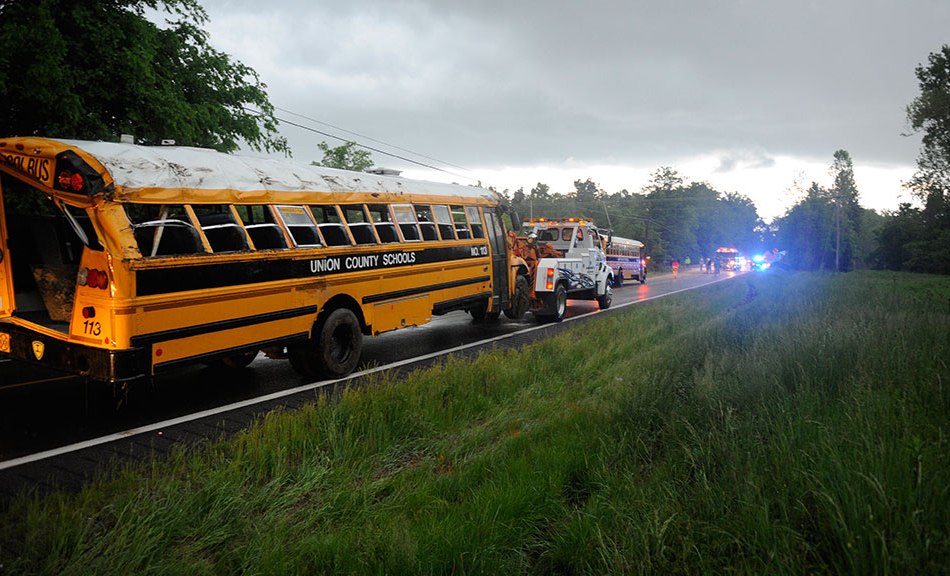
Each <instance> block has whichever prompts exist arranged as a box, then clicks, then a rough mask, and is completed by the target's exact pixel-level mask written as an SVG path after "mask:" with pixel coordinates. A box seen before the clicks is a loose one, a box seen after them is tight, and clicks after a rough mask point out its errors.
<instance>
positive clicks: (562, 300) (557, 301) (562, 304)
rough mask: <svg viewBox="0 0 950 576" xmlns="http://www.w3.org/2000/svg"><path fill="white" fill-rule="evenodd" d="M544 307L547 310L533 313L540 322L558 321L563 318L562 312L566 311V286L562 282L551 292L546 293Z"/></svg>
mask: <svg viewBox="0 0 950 576" xmlns="http://www.w3.org/2000/svg"><path fill="white" fill-rule="evenodd" d="M544 309H545V310H546V311H549V312H542V313H541V314H538V313H535V316H537V318H538V320H539V321H541V322H560V321H561V320H564V314H565V313H566V312H567V288H565V287H564V284H558V285H557V287H556V288H555V289H554V292H553V293H552V294H547V295H546V296H545V299H544Z"/></svg>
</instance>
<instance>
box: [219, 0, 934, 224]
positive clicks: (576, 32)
mask: <svg viewBox="0 0 950 576" xmlns="http://www.w3.org/2000/svg"><path fill="white" fill-rule="evenodd" d="M200 1H201V4H202V5H203V6H204V7H205V8H206V10H207V11H208V14H209V16H210V18H211V21H210V23H209V26H208V32H209V34H210V41H211V43H212V45H213V46H214V47H215V48H216V49H218V50H221V51H224V52H227V53H228V54H230V55H231V56H232V57H233V58H234V59H236V60H239V61H241V62H243V63H244V64H247V65H249V66H251V67H252V68H254V69H255V70H256V71H257V72H258V73H259V74H260V76H261V80H262V81H263V82H265V83H266V84H267V86H268V94H269V96H270V100H271V102H272V103H273V104H274V106H276V107H277V108H278V116H279V117H280V118H283V119H286V120H289V121H290V122H293V123H296V124H301V125H304V126H307V127H309V128H312V129H315V130H319V131H321V132H326V133H328V134H334V135H337V136H340V137H342V138H346V139H352V140H356V141H358V142H359V143H361V144H365V145H368V146H372V147H374V148H378V149H380V150H384V151H386V152H389V153H392V154H395V155H398V156H404V157H407V158H411V159H413V160H416V161H418V162H422V163H424V164H428V165H431V166H437V167H439V168H442V169H443V170H445V171H446V172H447V173H446V172H436V171H432V170H428V169H423V168H422V167H420V166H418V165H415V164H412V163H409V162H406V161H405V160H401V159H398V158H394V157H391V156H386V155H383V154H379V153H374V154H373V159H374V161H375V162H376V164H377V165H378V166H383V167H387V168H396V169H401V170H403V171H404V172H403V175H404V176H409V177H421V178H426V179H436V180H442V181H455V182H461V183H466V184H468V183H474V182H475V181H480V182H481V183H482V184H483V185H485V186H494V187H496V188H497V189H499V190H504V189H508V190H511V191H513V190H515V189H517V188H519V187H524V189H525V191H528V190H530V189H531V188H532V187H534V186H535V185H536V184H537V183H538V182H543V183H545V184H548V185H549V186H550V187H551V190H552V191H553V192H570V191H573V189H574V186H573V182H574V180H578V179H579V180H586V179H588V178H590V179H591V180H593V181H594V182H596V183H597V184H598V185H599V186H600V187H601V188H602V189H604V190H606V191H607V192H609V193H613V192H617V191H619V190H621V189H627V190H629V191H631V192H639V191H640V190H641V188H642V187H643V186H644V185H645V184H646V183H647V182H648V181H649V177H650V174H651V173H653V172H654V171H655V170H656V169H657V168H659V167H661V166H670V167H673V168H675V169H676V170H677V171H679V173H680V174H681V175H682V176H684V177H685V178H686V179H687V181H707V182H709V183H710V184H711V185H712V186H713V187H715V188H716V189H717V190H720V191H722V192H738V193H740V194H743V195H745V196H748V197H749V198H751V199H752V200H753V201H755V203H756V205H757V207H758V209H759V213H760V215H762V216H763V217H765V218H766V219H767V220H768V219H772V218H774V217H776V216H780V215H782V214H784V212H785V209H787V208H788V207H789V206H790V205H791V204H793V203H794V202H795V200H796V199H797V194H798V191H797V190H798V189H802V188H807V187H808V186H809V185H810V184H811V182H813V181H815V182H818V183H819V184H820V185H822V186H830V185H831V176H830V175H829V167H830V165H831V163H832V161H833V154H834V152H835V150H838V149H845V150H847V151H848V152H849V153H850V154H851V157H852V159H853V161H854V166H855V176H856V180H857V184H858V188H859V191H860V193H861V201H862V204H863V205H865V206H867V207H869V208H875V209H879V210H880V209H895V208H896V207H897V205H898V202H899V201H908V200H909V195H908V194H907V193H906V191H904V190H903V189H902V188H901V182H902V181H903V180H906V179H908V178H909V177H910V176H911V174H912V173H913V170H914V163H915V160H916V157H917V153H918V150H919V145H920V138H919V136H910V137H908V136H903V135H902V134H903V133H906V132H907V131H908V126H907V124H906V106H907V104H909V103H910V102H911V100H912V99H913V98H914V97H915V96H916V95H917V94H918V92H919V87H918V84H917V79H916V76H915V74H914V69H915V67H917V66H918V65H921V64H924V63H926V61H927V57H928V55H929V54H930V53H931V52H936V51H938V50H939V49H940V48H941V46H943V45H944V44H948V43H950V2H948V1H946V0H939V1H938V0H888V1H880V0H847V1H834V0H821V1H812V0H794V1H788V2H770V1H763V0H717V1H712V0H710V1H708V2H700V1H698V0H694V1H677V0H669V1H665V2H663V1H660V2H657V1H653V2H634V1H626V2H625V1H606V0H585V1H578V2H569V1H566V0H550V1H541V0H508V1H497V0H419V1H412V0H399V1H398V2H397V1H392V0H385V1H384V0H378V1H373V0H347V1H333V2H326V1H324V2H321V1H309V0H268V1H266V2H261V1H260V0H253V1H252V0H200ZM331 126H332V127H331ZM346 131H348V132H346ZM281 134H282V135H283V136H285V137H286V138H287V139H288V141H289V142H290V144H291V147H292V150H293V157H294V160H296V161H300V162H304V163H308V162H310V161H311V160H319V159H321V158H322V154H321V153H320V152H319V150H318V149H317V147H316V145H317V143H319V142H320V141H323V140H326V141H327V142H328V143H329V144H330V145H331V146H337V145H339V144H340V143H341V141H340V140H336V139H333V138H329V137H327V136H325V135H322V134H317V133H314V132H311V131H308V130H306V129H304V128H300V127H296V126H293V125H291V124H287V123H284V124H282V126H281ZM357 134H358V136H357Z"/></svg>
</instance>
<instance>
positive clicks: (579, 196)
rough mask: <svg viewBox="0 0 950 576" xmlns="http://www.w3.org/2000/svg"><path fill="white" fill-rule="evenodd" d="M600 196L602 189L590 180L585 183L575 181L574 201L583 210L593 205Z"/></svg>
mask: <svg viewBox="0 0 950 576" xmlns="http://www.w3.org/2000/svg"><path fill="white" fill-rule="evenodd" d="M599 196H600V189H599V188H598V187H597V184H596V183H594V181H593V180H591V179H590V178H588V179H587V180H584V181H581V180H575V181H574V200H575V201H576V202H577V203H578V204H580V205H581V207H582V208H583V207H585V206H591V205H593V203H594V202H595V201H596V200H597V198H598V197H599Z"/></svg>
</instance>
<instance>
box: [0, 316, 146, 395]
mask: <svg viewBox="0 0 950 576" xmlns="http://www.w3.org/2000/svg"><path fill="white" fill-rule="evenodd" d="M3 334H6V337H4V336H3ZM0 340H2V341H4V342H5V343H6V347H5V349H0V357H6V358H11V359H14V360H20V361H23V362H26V363H29V364H34V365H37V366H42V367H44V368H48V369H51V370H58V371H62V372H67V373H70V374H76V375H79V376H83V377H86V378H90V379H92V380H96V381H100V382H108V383H117V382H126V381H129V380H136V379H138V378H142V377H144V376H146V374H147V366H148V356H147V352H146V351H145V350H143V349H139V348H133V349H128V350H107V349H104V348H97V347H94V346H87V345H84V344H75V343H70V342H66V341H64V340H60V339H58V338H55V337H51V336H47V335H45V334H42V333H39V332H36V331H34V330H30V329H29V328H24V327H22V326H18V325H14V324H0Z"/></svg>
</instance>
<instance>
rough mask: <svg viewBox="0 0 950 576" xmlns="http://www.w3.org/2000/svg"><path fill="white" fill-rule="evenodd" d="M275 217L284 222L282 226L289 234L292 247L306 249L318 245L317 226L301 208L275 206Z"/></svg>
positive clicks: (304, 209) (305, 210)
mask: <svg viewBox="0 0 950 576" xmlns="http://www.w3.org/2000/svg"><path fill="white" fill-rule="evenodd" d="M276 208H277V215H278V216H280V219H281V220H283V221H284V226H286V227H287V231H288V232H290V239H291V240H292V241H293V243H294V246H296V247H298V248H300V247H308V246H319V245H320V234H318V233H317V225H316V224H315V223H314V222H313V219H312V218H311V217H310V213H309V212H308V211H307V209H306V208H304V207H303V206H286V205H284V206H276Z"/></svg>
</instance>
